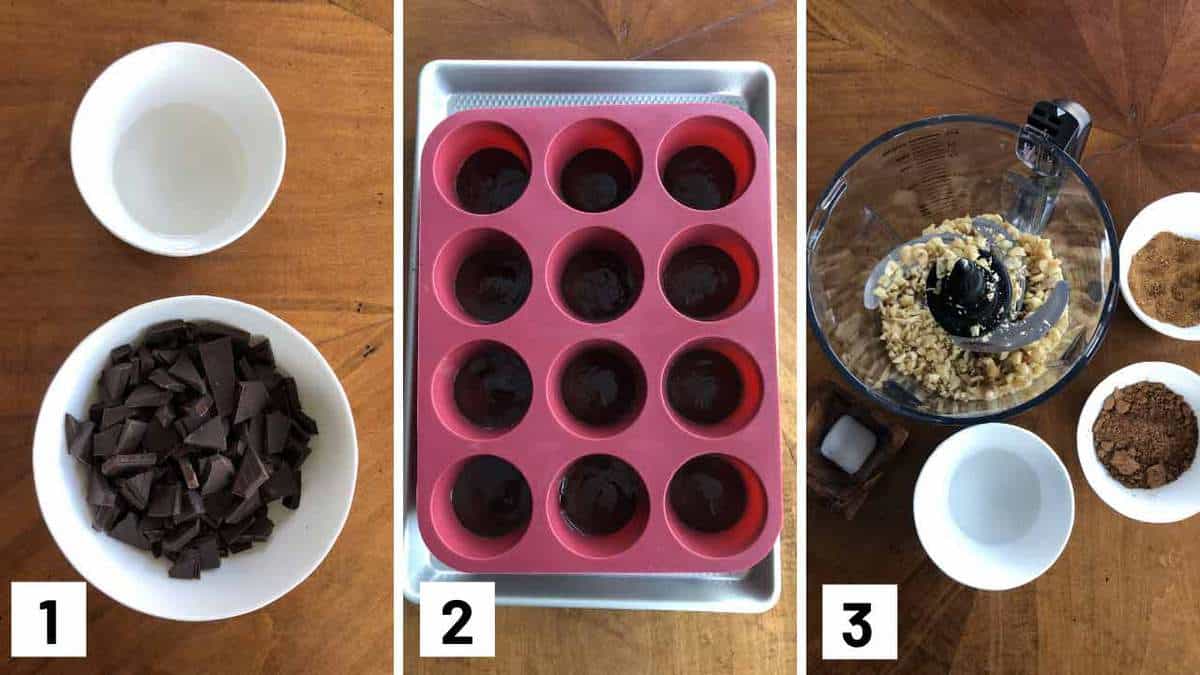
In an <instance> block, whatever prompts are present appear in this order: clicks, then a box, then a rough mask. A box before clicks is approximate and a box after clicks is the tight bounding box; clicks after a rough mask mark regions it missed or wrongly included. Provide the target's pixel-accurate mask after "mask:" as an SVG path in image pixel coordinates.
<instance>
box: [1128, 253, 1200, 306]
mask: <svg viewBox="0 0 1200 675" xmlns="http://www.w3.org/2000/svg"><path fill="white" fill-rule="evenodd" d="M1129 291H1130V292H1131V293H1132V294H1133V300H1134V302H1136V303H1137V306H1138V307H1140V308H1141V309H1142V311H1143V312H1145V313H1147V314H1149V315H1150V316H1152V317H1154V318H1155V319H1158V320H1159V321H1165V322H1167V323H1170V324H1174V325H1176V326H1195V325H1197V324H1200V240H1196V239H1187V238H1185V237H1180V236H1179V235H1177V234H1173V233H1171V232H1160V233H1159V234H1156V235H1154V238H1153V239H1151V240H1150V241H1149V242H1147V243H1146V245H1145V246H1143V247H1142V248H1141V250H1139V251H1138V252H1137V253H1136V254H1135V255H1134V256H1133V264H1131V265H1130V266H1129Z"/></svg>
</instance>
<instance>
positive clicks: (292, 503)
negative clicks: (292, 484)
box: [280, 471, 300, 511]
mask: <svg viewBox="0 0 1200 675" xmlns="http://www.w3.org/2000/svg"><path fill="white" fill-rule="evenodd" d="M299 476H300V472H299V471H297V472H296V477H297V478H299ZM280 503H281V504H283V505H284V506H285V507H287V508H289V509H291V510H293V511H295V510H296V509H298V508H300V493H299V492H297V493H296V494H294V495H292V496H290V497H284V498H283V501H282V502H280Z"/></svg>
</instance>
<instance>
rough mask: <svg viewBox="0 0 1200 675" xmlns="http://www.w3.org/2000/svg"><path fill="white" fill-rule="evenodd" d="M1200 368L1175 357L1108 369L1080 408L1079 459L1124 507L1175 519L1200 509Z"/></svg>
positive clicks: (1140, 516) (1146, 517)
mask: <svg viewBox="0 0 1200 675" xmlns="http://www.w3.org/2000/svg"><path fill="white" fill-rule="evenodd" d="M1197 408H1200V375H1197V374H1196V373H1194V372H1192V371H1191V370H1189V369H1187V368H1184V367H1183V366H1180V365H1176V364H1174V363H1161V362H1151V361H1147V362H1143V363H1135V364H1133V365H1129V366H1126V367H1124V368H1122V369H1120V370H1118V371H1117V372H1115V373H1113V374H1112V375H1109V376H1108V377H1107V378H1105V379H1104V381H1103V382H1101V383H1100V384H1098V385H1097V386H1096V388H1095V389H1094V390H1092V394H1091V396H1089V397H1088V400H1087V402H1086V403H1084V405H1083V412H1082V413H1080V415H1079V428H1078V430H1077V431H1076V438H1077V443H1078V447H1079V464H1080V466H1081V467H1082V468H1083V475H1084V476H1086V477H1087V481H1088V484H1089V485H1091V486H1092V489H1093V490H1095V491H1096V494H1097V495H1099V496H1100V498H1101V499H1103V500H1104V502H1105V503H1106V504H1108V505H1109V506H1111V507H1112V508H1113V509H1114V510H1115V511H1117V512H1118V513H1120V514H1122V515H1125V516H1128V517H1129V518H1133V519H1134V520H1141V521H1144V522H1148V523H1172V522H1175V521H1178V520H1183V519H1184V518H1189V517H1191V516H1193V515H1195V514H1197V513H1200V469H1198V468H1196V467H1195V466H1194V464H1193V460H1194V459H1195V457H1196V448H1197V444H1198V443H1200V437H1198V435H1197V423H1196V413H1195V411H1196V410H1197Z"/></svg>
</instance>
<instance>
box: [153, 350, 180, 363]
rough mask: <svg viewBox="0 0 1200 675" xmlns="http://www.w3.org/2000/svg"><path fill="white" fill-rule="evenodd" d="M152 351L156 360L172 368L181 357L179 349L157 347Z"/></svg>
mask: <svg viewBox="0 0 1200 675" xmlns="http://www.w3.org/2000/svg"><path fill="white" fill-rule="evenodd" d="M150 353H151V354H153V355H154V362H155V363H157V364H158V365H160V366H162V367H164V368H170V367H171V365H173V364H174V363H175V360H176V359H178V358H179V350H178V349H155V350H153V351H152V352H150Z"/></svg>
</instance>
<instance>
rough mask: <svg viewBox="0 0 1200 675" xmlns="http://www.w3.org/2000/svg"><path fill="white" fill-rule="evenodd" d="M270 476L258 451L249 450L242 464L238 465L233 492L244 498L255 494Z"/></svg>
mask: <svg viewBox="0 0 1200 675" xmlns="http://www.w3.org/2000/svg"><path fill="white" fill-rule="evenodd" d="M269 477H270V474H269V473H268V471H267V467H266V466H265V465H264V464H263V461H262V458H261V457H259V456H258V453H256V452H247V453H246V456H245V457H243V458H242V465H241V466H240V467H238V472H237V477H235V478H234V479H233V494H235V495H237V496H239V497H243V498H245V497H248V496H250V495H251V494H255V493H256V492H257V491H258V488H259V487H261V486H262V484H263V483H265V482H267V478H269Z"/></svg>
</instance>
